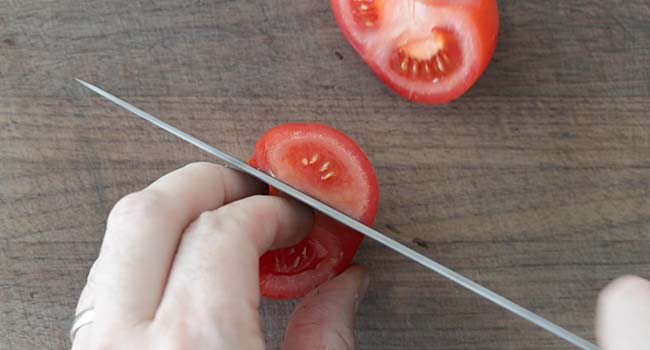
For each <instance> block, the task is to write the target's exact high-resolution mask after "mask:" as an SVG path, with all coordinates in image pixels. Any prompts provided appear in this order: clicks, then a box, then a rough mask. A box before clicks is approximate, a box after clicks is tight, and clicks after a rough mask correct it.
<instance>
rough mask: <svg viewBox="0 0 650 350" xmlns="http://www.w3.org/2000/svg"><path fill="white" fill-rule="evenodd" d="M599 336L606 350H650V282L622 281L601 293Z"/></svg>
mask: <svg viewBox="0 0 650 350" xmlns="http://www.w3.org/2000/svg"><path fill="white" fill-rule="evenodd" d="M596 334H597V337H598V340H599V344H600V346H601V347H602V349H603V350H648V349H650V282H649V281H646V280H644V279H642V278H639V277H634V276H625V277H621V278H619V279H617V280H615V281H614V282H612V283H611V284H610V285H609V286H607V287H606V288H605V289H604V290H603V291H602V293H601V295H600V298H599V300H598V310H597V317H596Z"/></svg>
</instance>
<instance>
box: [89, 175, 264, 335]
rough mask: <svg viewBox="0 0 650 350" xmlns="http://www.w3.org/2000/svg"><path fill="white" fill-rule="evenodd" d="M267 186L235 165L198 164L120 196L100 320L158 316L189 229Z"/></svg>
mask: <svg viewBox="0 0 650 350" xmlns="http://www.w3.org/2000/svg"><path fill="white" fill-rule="evenodd" d="M263 190H264V186H263V185H262V184H260V183H258V182H257V181H255V180H253V179H251V178H249V177H248V176H245V175H243V174H241V173H238V172H236V171H234V170H230V169H227V168H224V167H222V166H218V165H214V164H209V163H194V164H190V165H188V166H186V167H184V168H181V169H178V170H176V171H174V172H172V173H170V174H167V175H165V176H163V177H162V178H160V179H159V180H157V181H156V182H154V183H153V184H152V185H151V186H149V187H148V188H146V189H145V190H143V191H140V192H137V193H133V194H130V195H128V196H126V197H125V198H123V199H122V200H120V201H119V202H118V203H117V204H116V205H115V207H114V208H113V210H112V211H111V213H110V215H109V218H108V222H107V229H106V235H105V237H104V242H103V244H102V249H101V251H100V255H99V265H98V266H97V271H96V276H95V277H96V278H95V290H96V295H95V305H94V306H95V309H96V313H97V319H98V320H101V321H103V322H107V323H111V322H113V323H115V324H119V325H120V326H122V327H123V326H128V325H129V323H130V324H134V323H136V322H138V321H140V320H146V319H151V318H153V316H154V313H155V310H156V309H157V307H158V304H159V302H160V299H161V296H162V291H163V288H164V285H165V282H166V280H167V276H168V273H169V269H170V266H171V263H172V260H173V258H174V255H175V252H176V249H177V246H178V242H179V240H180V237H181V235H182V233H183V231H184V230H185V228H186V227H187V226H188V225H189V224H190V223H191V222H192V221H193V220H194V219H196V217H198V216H199V214H200V213H202V212H204V211H206V210H213V209H216V208H218V207H220V206H221V205H222V204H224V203H228V202H231V201H234V200H237V199H240V198H243V197H246V196H249V195H252V194H254V193H258V192H261V191H263ZM125 323H126V325H125ZM94 326H95V327H96V326H99V323H96V324H94Z"/></svg>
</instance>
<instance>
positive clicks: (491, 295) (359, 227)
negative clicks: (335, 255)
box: [75, 79, 598, 350]
mask: <svg viewBox="0 0 650 350" xmlns="http://www.w3.org/2000/svg"><path fill="white" fill-rule="evenodd" d="M75 80H76V81H77V82H79V83H80V84H81V85H83V86H85V87H86V88H88V89H90V90H91V91H93V92H95V93H96V94H98V95H100V96H102V97H104V98H106V99H107V100H109V101H111V102H113V103H115V104H117V105H118V106H120V107H122V108H124V109H126V110H127V111H129V112H131V113H133V114H135V115H137V116H138V117H140V118H142V119H144V120H146V121H148V122H149V123H151V124H153V125H155V126H157V127H159V128H161V129H163V130H165V131H167V132H169V133H170V134H172V135H174V136H176V137H178V138H180V139H182V140H184V141H186V142H188V143H190V144H192V145H194V146H195V147H198V148H199V149H201V150H203V151H205V152H207V153H210V154H212V155H213V156H215V157H217V158H219V159H220V160H221V161H223V162H224V163H226V164H227V165H228V166H230V167H232V168H234V169H236V170H239V171H241V172H244V173H246V174H249V175H250V176H253V177H255V178H257V179H258V180H260V181H262V182H264V183H266V184H268V185H270V186H273V187H275V188H277V189H278V190H280V191H282V192H284V193H286V194H287V195H289V196H291V197H292V198H294V199H296V200H298V201H300V202H302V203H304V204H306V205H308V206H309V207H311V208H313V209H315V210H317V211H319V212H321V213H323V214H325V215H327V216H328V217H330V218H332V219H334V220H336V221H338V222H340V223H341V224H343V225H345V226H348V227H350V228H352V229H354V230H355V231H358V232H359V233H361V234H363V235H365V236H367V237H369V238H371V239H373V240H375V241H377V242H379V243H381V244H383V245H384V246H386V247H388V248H390V249H392V250H394V251H396V252H397V253H400V254H402V255H404V256H405V257H407V258H409V259H411V260H413V261H415V262H417V263H419V264H420V265H422V266H424V267H426V268H428V269H429V270H431V271H434V272H436V273H438V274H440V275H441V276H443V277H445V278H447V279H449V280H451V281H453V282H455V283H457V284H459V285H460V286H462V287H464V288H466V289H468V290H470V291H472V292H474V293H476V294H478V295H479V296H481V297H483V298H485V299H487V300H489V301H491V302H493V303H495V304H497V305H498V306H501V307H502V308H504V309H506V310H508V311H510V312H512V313H513V314H515V315H517V316H519V317H522V318H524V319H525V320H527V321H529V322H531V323H533V324H535V325H537V326H539V327H541V328H543V329H545V330H546V331H548V332H550V333H552V334H554V335H556V336H558V337H559V338H561V339H564V340H566V341H567V342H569V343H571V344H573V345H575V346H576V347H578V348H580V349H583V350H597V349H598V347H597V346H596V345H594V344H593V343H591V342H589V341H587V340H585V339H583V338H581V337H579V336H578V335H576V334H574V333H572V332H570V331H568V330H566V329H564V328H562V327H560V326H559V325H557V324H555V323H553V322H551V321H549V320H547V319H545V318H544V317H542V316H540V315H537V314H535V313H534V312H532V311H529V310H528V309H526V308H524V307H522V306H520V305H518V304H516V303H514V302H512V301H510V300H509V299H507V298H505V297H503V296H501V295H500V294H497V293H496V292H493V291H492V290H490V289H488V288H486V287H483V286H482V285H480V284H478V283H476V282H474V281H472V280H470V279H469V278H467V277H465V276H463V275H461V274H459V273H457V272H455V271H453V270H451V269H449V268H447V267H446V266H444V265H442V264H440V263H438V262H436V261H434V260H433V259H430V258H429V257H427V256H425V255H423V254H420V253H418V252H417V251H415V250H413V249H411V248H409V247H407V246H406V245H404V244H402V243H399V242H398V241H396V240H394V239H392V238H390V237H388V236H386V235H385V234H383V233H381V232H379V231H377V230H375V229H373V228H371V227H369V226H367V225H365V224H363V223H361V222H359V221H357V220H356V219H354V218H352V217H350V216H348V215H346V214H344V213H342V212H341V211H339V210H337V209H335V208H333V207H331V206H329V205H327V204H326V203H324V202H322V201H320V200H318V199H316V198H314V197H311V196H310V195H308V194H306V193H304V192H301V191H300V190H298V189H296V188H294V187H292V186H291V185H289V184H287V183H285V182H283V181H281V180H279V179H277V178H275V177H273V176H271V175H269V174H267V173H265V172H263V171H261V170H259V169H256V168H254V167H252V166H250V165H248V164H247V163H245V162H243V161H241V160H239V159H237V158H236V157H234V156H232V155H230V154H228V153H226V152H223V151H221V150H219V149H217V148H215V147H213V146H211V145H209V144H208V143H206V142H204V141H201V140H199V139H198V138H196V137H194V136H192V135H190V134H188V133H186V132H184V131H182V130H180V129H178V128H176V127H174V126H172V125H170V124H168V123H166V122H164V121H162V120H160V119H158V118H156V117H154V116H153V115H151V114H149V113H147V112H145V111H143V110H141V109H139V108H137V107H135V106H133V105H131V104H129V103H128V102H126V101H124V100H122V99H120V98H118V97H116V96H113V95H112V94H110V93H108V92H106V91H104V90H102V89H100V88H98V87H96V86H94V85H92V84H89V83H87V82H85V81H83V80H80V79H75Z"/></svg>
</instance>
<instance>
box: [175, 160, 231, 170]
mask: <svg viewBox="0 0 650 350" xmlns="http://www.w3.org/2000/svg"><path fill="white" fill-rule="evenodd" d="M184 168H185V169H187V170H192V171H197V172H208V171H221V170H222V169H224V167H223V166H222V165H219V164H214V163H210V162H193V163H189V164H187V165H186V166H185V167H184Z"/></svg>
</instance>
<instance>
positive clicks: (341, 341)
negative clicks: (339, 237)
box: [283, 265, 368, 350]
mask: <svg viewBox="0 0 650 350" xmlns="http://www.w3.org/2000/svg"><path fill="white" fill-rule="evenodd" d="M367 289H368V273H367V272H366V269H365V268H364V267H362V266H361V265H353V266H351V267H350V268H348V269H347V270H346V271H345V272H343V273H342V274H341V275H339V276H338V277H336V278H334V279H333V280H331V281H329V282H327V283H325V284H323V285H321V286H320V287H318V288H316V289H315V290H313V291H311V292H310V293H309V294H307V296H306V297H305V298H304V299H303V300H302V301H301V302H300V304H298V306H297V307H296V310H295V311H294V312H293V315H291V320H290V321H289V325H288V326H287V333H286V334H285V337H284V346H283V349H284V350H303V349H328V350H330V349H331V350H353V349H354V330H353V329H354V318H355V313H356V311H357V307H358V306H359V303H360V302H361V300H362V299H363V297H364V296H365V294H366V290H367Z"/></svg>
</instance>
